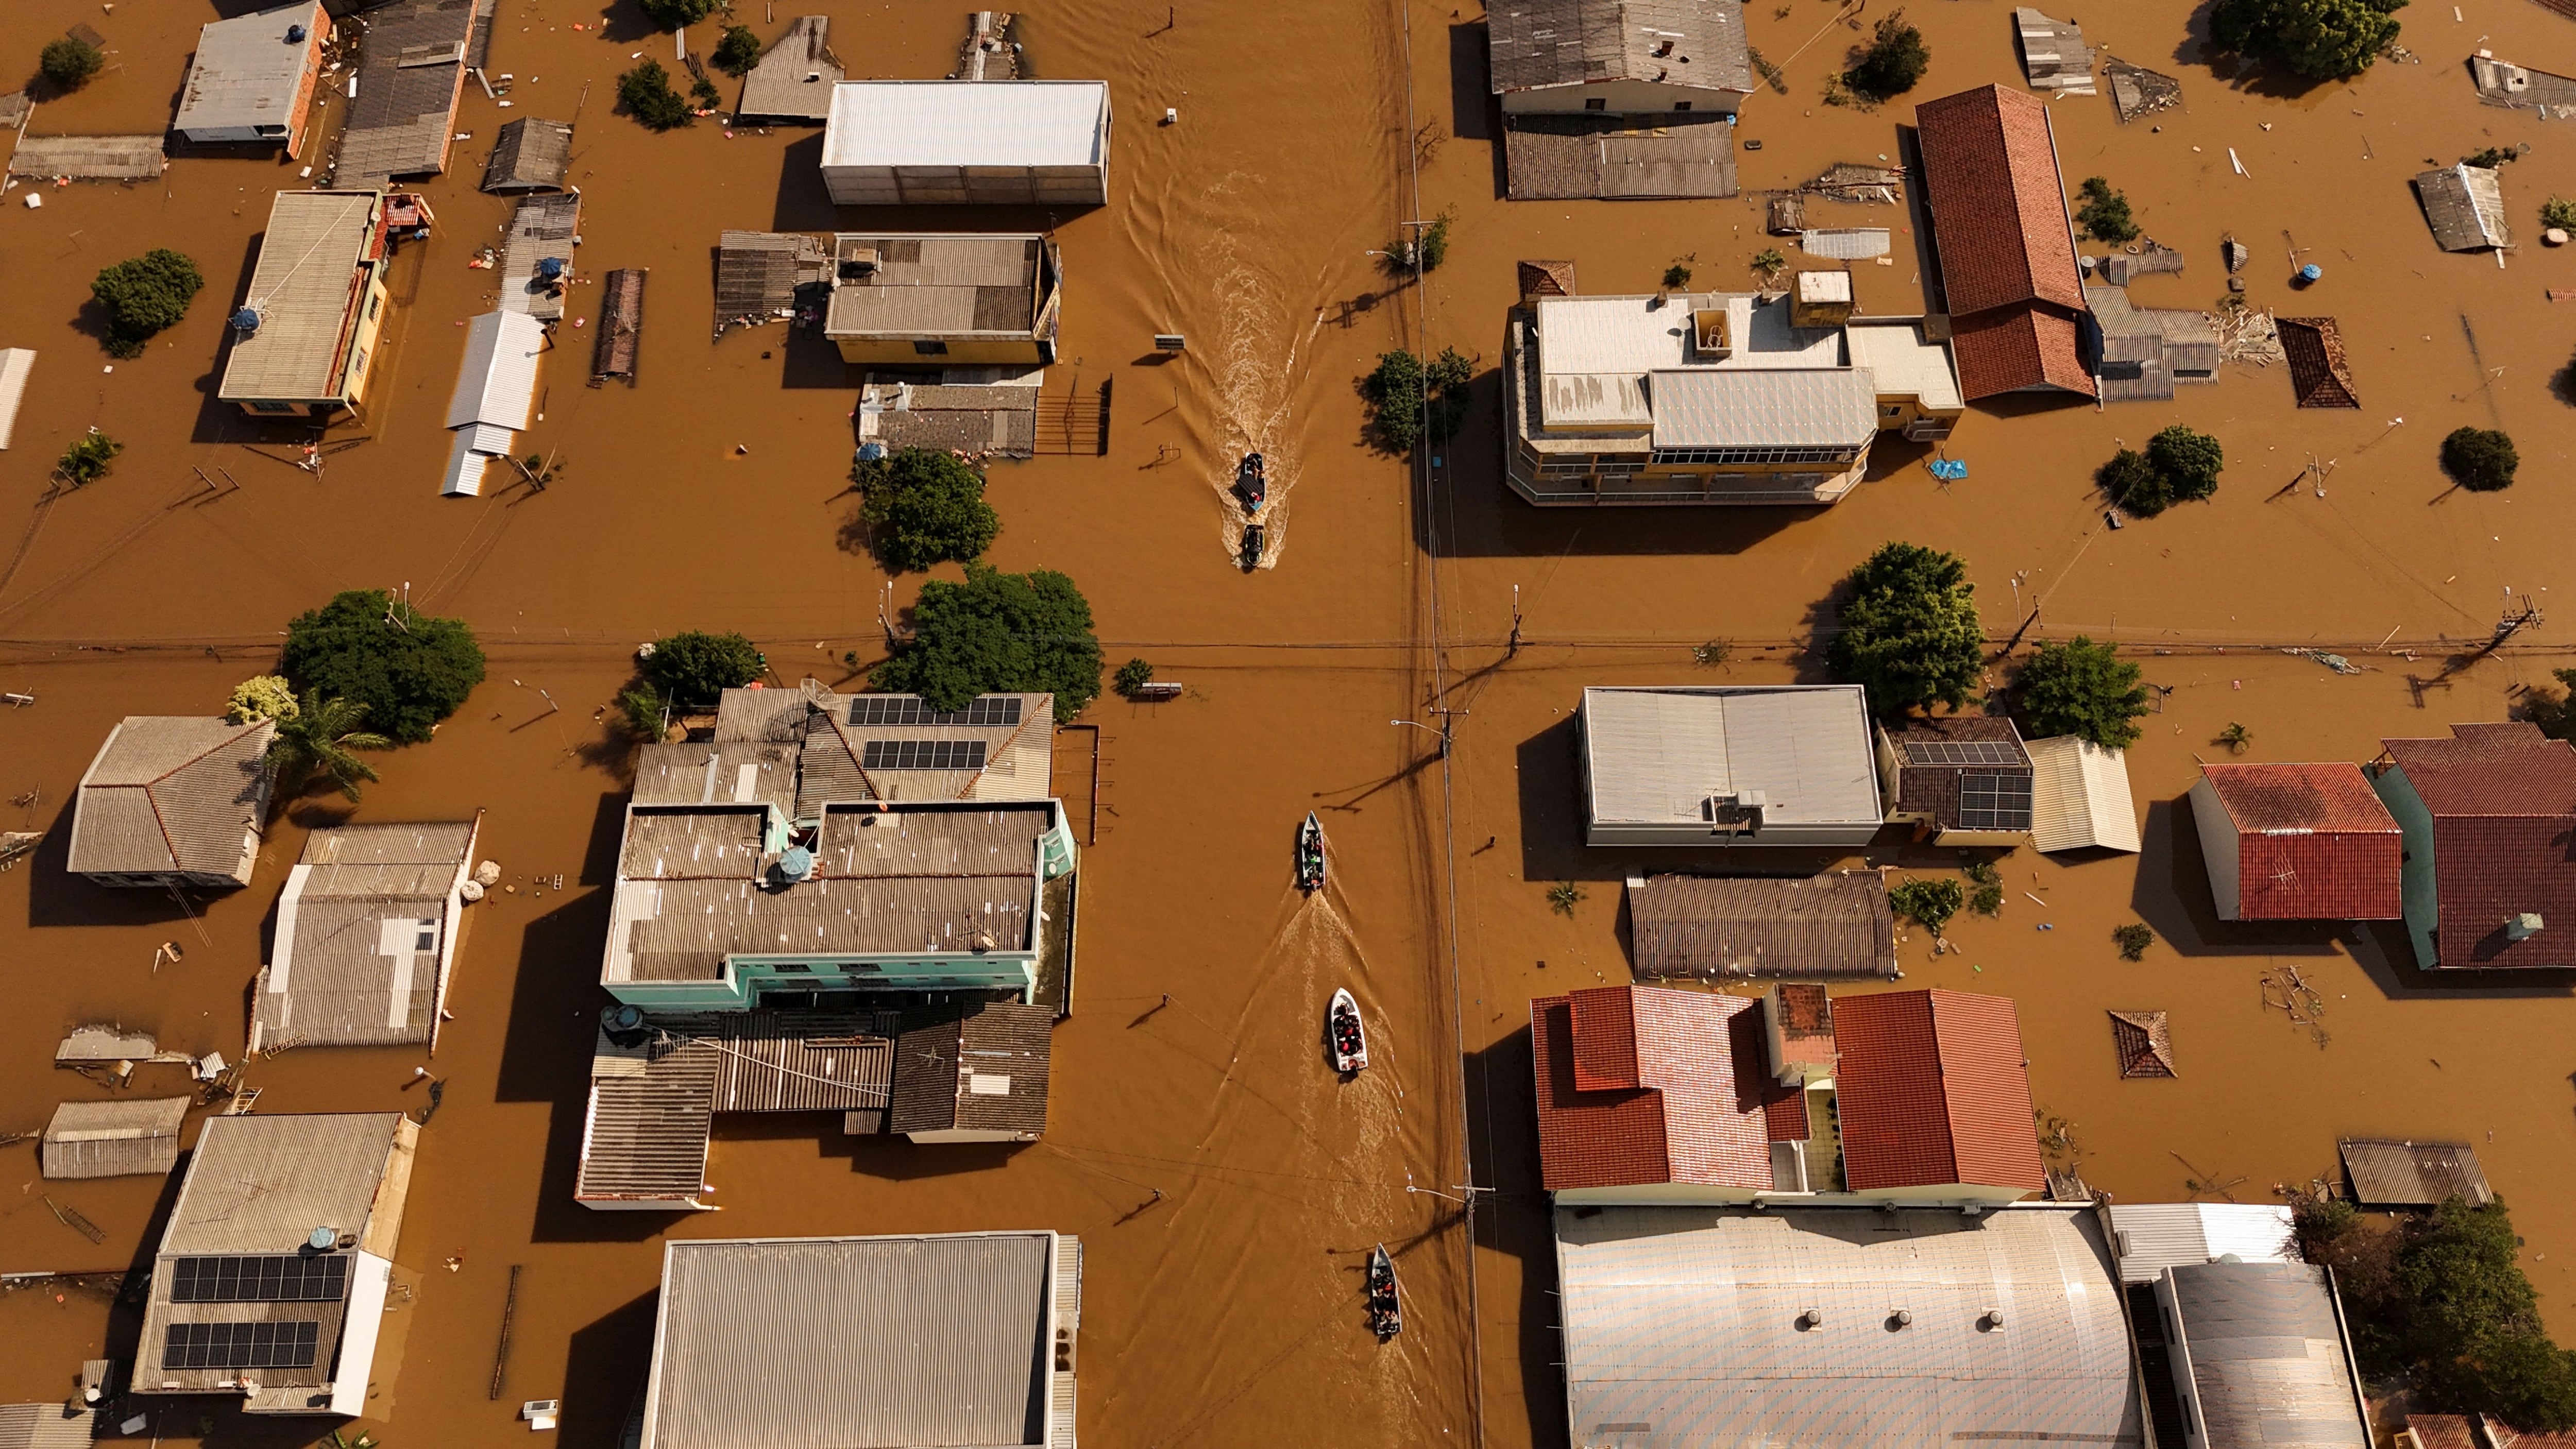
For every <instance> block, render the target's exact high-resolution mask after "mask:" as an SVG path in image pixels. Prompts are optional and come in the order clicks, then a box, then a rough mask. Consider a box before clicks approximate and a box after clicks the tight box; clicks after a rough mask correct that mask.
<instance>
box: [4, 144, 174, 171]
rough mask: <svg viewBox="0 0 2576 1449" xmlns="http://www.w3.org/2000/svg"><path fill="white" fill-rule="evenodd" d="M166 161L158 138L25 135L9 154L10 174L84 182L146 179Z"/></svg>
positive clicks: (166, 163)
mask: <svg viewBox="0 0 2576 1449" xmlns="http://www.w3.org/2000/svg"><path fill="white" fill-rule="evenodd" d="M168 163H169V158H168V156H167V155H166V154H165V153H164V152H163V151H162V149H161V137H160V136H159V135H157V134H156V135H150V136H26V135H22V136H20V137H19V138H18V145H17V149H15V150H13V151H11V152H10V153H9V174H10V175H12V176H34V177H50V176H69V177H73V178H76V179H79V180H85V181H148V180H150V179H152V178H153V177H155V176H158V175H160V174H161V172H162V169H163V168H164V167H165V166H167V165H168Z"/></svg>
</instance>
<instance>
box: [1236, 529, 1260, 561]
mask: <svg viewBox="0 0 2576 1449" xmlns="http://www.w3.org/2000/svg"><path fill="white" fill-rule="evenodd" d="M1261 541H1262V540H1261V525H1260V524H1258V523H1247V524H1245V525H1244V526H1243V547H1242V549H1241V550H1240V552H1239V554H1238V561H1239V562H1240V563H1242V565H1243V571H1244V572H1245V573H1250V572H1252V571H1253V570H1254V569H1257V568H1259V567H1261Z"/></svg>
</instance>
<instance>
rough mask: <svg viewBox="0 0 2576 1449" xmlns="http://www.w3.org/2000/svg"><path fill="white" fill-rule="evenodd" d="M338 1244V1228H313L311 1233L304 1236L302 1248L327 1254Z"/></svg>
mask: <svg viewBox="0 0 2576 1449" xmlns="http://www.w3.org/2000/svg"><path fill="white" fill-rule="evenodd" d="M339 1242H340V1230H339V1229H338V1228H315V1229H314V1230H313V1231H312V1232H310V1233H307V1234H305V1236H304V1246H306V1247H308V1248H311V1249H312V1250H313V1251H315V1252H317V1253H327V1252H329V1251H331V1250H332V1249H333V1248H335V1247H337V1246H339Z"/></svg>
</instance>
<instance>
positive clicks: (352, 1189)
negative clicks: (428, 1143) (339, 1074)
mask: <svg viewBox="0 0 2576 1449" xmlns="http://www.w3.org/2000/svg"><path fill="white" fill-rule="evenodd" d="M406 1120H407V1119H406V1118H405V1117H404V1116H403V1114H402V1113H400V1112H323V1113H306V1114H292V1113H276V1114H273V1115H272V1114H268V1113H260V1114H248V1113H245V1114H242V1115H238V1116H217V1117H209V1118H207V1119H206V1120H205V1122H204V1124H203V1125H201V1126H200V1127H199V1128H198V1129H197V1146H196V1150H195V1152H194V1153H193V1154H192V1155H191V1156H190V1157H189V1159H188V1180H187V1184H186V1185H185V1186H183V1187H182V1188H180V1189H179V1201H178V1204H177V1205H176V1206H175V1207H173V1208H172V1209H171V1212H170V1225H169V1228H168V1229H167V1230H166V1231H165V1232H164V1233H163V1234H162V1236H161V1251H162V1253H163V1254H165V1255H170V1254H187V1253H287V1252H293V1251H294V1250H295V1247H296V1245H297V1244H299V1243H302V1242H303V1241H304V1240H305V1238H306V1237H307V1235H309V1234H311V1233H312V1231H313V1230H314V1229H315V1228H317V1227H322V1226H326V1225H327V1226H329V1227H333V1228H336V1229H338V1230H340V1231H341V1232H358V1231H361V1230H362V1229H363V1227H364V1226H365V1225H366V1223H367V1221H368V1219H369V1218H370V1217H371V1216H372V1215H374V1213H375V1212H376V1211H377V1210H378V1208H379V1206H386V1205H380V1204H379V1203H378V1202H377V1189H378V1188H379V1187H380V1186H382V1185H383V1183H384V1181H385V1178H386V1174H387V1171H388V1168H389V1166H390V1163H391V1160H392V1158H393V1156H394V1154H395V1151H396V1139H397V1137H398V1136H400V1135H401V1129H402V1127H403V1124H404V1123H405V1121H406ZM389 1206H390V1207H391V1210H392V1211H394V1212H397V1213H399V1211H400V1204H399V1203H395V1204H391V1205H389Z"/></svg>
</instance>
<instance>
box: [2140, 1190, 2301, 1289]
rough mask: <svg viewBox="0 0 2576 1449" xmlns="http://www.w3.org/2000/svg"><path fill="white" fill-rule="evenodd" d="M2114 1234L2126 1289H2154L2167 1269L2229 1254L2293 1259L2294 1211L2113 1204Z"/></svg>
mask: <svg viewBox="0 0 2576 1449" xmlns="http://www.w3.org/2000/svg"><path fill="white" fill-rule="evenodd" d="M2111 1231H2112V1235H2113V1237H2112V1247H2113V1249H2114V1250H2115V1251H2116V1252H2117V1253H2118V1255H2119V1259H2120V1279H2121V1281H2122V1282H2124V1283H2152V1282H2154V1281H2155V1280H2157V1279H2158V1278H2161V1277H2163V1276H2164V1275H2165V1269H2167V1268H2171V1267H2176V1266H2190V1265H2194V1264H2200V1263H2207V1262H2212V1261H2215V1260H2216V1259H2218V1258H2219V1257H2221V1256H2223V1255H2225V1254H2228V1253H2233V1254H2235V1255H2236V1256H2237V1257H2238V1258H2240V1259H2242V1260H2243V1261H2245V1262H2248V1263H2280V1262H2287V1261H2288V1260H2289V1255H2290V1210H2289V1209H2288V1208H2287V1207H2284V1206H2280V1205H2277V1204H2272V1203H2233V1202H2143V1203H2113V1204H2112V1205H2111Z"/></svg>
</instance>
